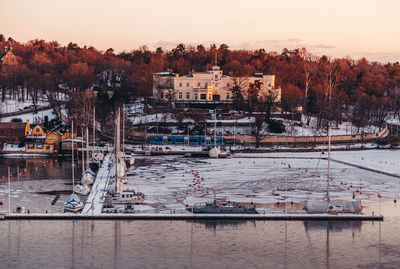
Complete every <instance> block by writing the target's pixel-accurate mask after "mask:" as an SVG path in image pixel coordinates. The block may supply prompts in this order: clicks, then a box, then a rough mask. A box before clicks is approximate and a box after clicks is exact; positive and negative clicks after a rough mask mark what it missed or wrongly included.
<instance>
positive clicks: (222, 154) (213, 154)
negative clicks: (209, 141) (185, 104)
mask: <svg viewBox="0 0 400 269" xmlns="http://www.w3.org/2000/svg"><path fill="white" fill-rule="evenodd" d="M208 156H209V157H210V158H213V159H217V158H227V157H228V156H229V153H228V152H227V151H222V150H221V148H220V147H219V146H218V147H217V111H216V110H214V147H213V148H211V149H210V150H209V152H208Z"/></svg>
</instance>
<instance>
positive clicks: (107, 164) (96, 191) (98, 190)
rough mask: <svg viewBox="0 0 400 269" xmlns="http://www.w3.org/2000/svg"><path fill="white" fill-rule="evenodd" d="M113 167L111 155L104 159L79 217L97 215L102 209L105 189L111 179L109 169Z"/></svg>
mask: <svg viewBox="0 0 400 269" xmlns="http://www.w3.org/2000/svg"><path fill="white" fill-rule="evenodd" d="M113 165H114V162H113V158H112V155H111V153H109V154H107V155H106V156H105V157H104V160H103V163H102V165H101V167H100V169H99V171H98V173H97V176H96V180H95V182H94V183H93V186H92V190H91V191H90V194H89V197H88V199H87V200H86V203H85V207H84V208H83V210H82V213H80V214H79V215H99V214H101V211H102V209H103V204H104V199H105V196H106V194H107V187H108V185H109V182H110V179H111V176H112V175H111V167H112V166H113Z"/></svg>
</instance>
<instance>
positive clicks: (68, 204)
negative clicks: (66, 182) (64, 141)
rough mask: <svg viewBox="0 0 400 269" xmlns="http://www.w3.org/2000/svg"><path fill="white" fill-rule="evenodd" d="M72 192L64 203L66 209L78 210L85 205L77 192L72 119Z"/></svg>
mask: <svg viewBox="0 0 400 269" xmlns="http://www.w3.org/2000/svg"><path fill="white" fill-rule="evenodd" d="M71 129H72V140H71V141H72V165H71V166H72V194H71V195H69V196H68V198H67V201H65V203H64V210H66V211H71V212H77V211H79V210H81V209H82V208H83V207H84V206H85V205H84V204H83V203H82V202H81V200H80V199H79V197H78V195H76V194H75V163H74V122H73V121H72V128H71Z"/></svg>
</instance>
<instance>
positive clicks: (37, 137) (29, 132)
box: [25, 120, 75, 153]
mask: <svg viewBox="0 0 400 269" xmlns="http://www.w3.org/2000/svg"><path fill="white" fill-rule="evenodd" d="M74 137H75V135H74ZM70 138H72V134H70V133H68V132H67V133H64V134H60V133H57V132H47V133H45V132H44V130H43V128H42V127H41V126H39V125H36V126H35V127H33V128H32V129H31V127H30V123H29V120H27V121H26V126H25V140H26V148H25V149H26V152H28V153H56V152H57V148H58V143H59V142H61V141H63V140H65V139H70Z"/></svg>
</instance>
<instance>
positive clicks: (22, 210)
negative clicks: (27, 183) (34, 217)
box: [14, 206, 29, 214]
mask: <svg viewBox="0 0 400 269" xmlns="http://www.w3.org/2000/svg"><path fill="white" fill-rule="evenodd" d="M14 213H20V214H24V213H29V209H26V208H25V207H23V206H17V208H15V210H14Z"/></svg>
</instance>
